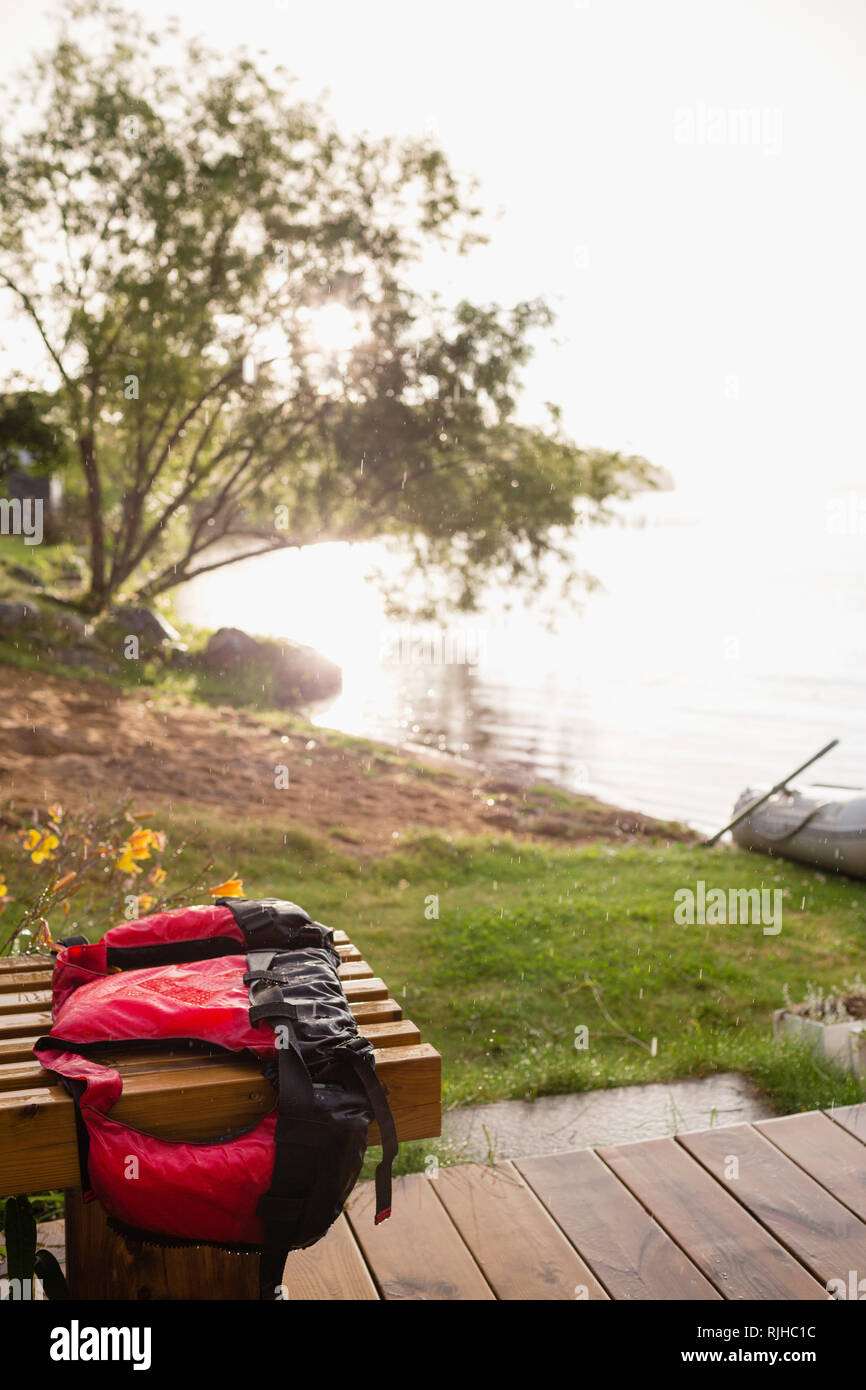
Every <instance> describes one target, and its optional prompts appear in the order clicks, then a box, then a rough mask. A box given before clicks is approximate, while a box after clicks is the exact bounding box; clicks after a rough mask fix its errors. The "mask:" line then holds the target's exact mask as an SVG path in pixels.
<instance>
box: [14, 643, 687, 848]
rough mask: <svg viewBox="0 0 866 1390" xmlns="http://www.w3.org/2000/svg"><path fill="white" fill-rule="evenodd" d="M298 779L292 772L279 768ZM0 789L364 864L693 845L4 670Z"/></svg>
mask: <svg viewBox="0 0 866 1390" xmlns="http://www.w3.org/2000/svg"><path fill="white" fill-rule="evenodd" d="M279 767H284V768H286V769H287V773H288V787H285V786H280V785H277V784H278V783H280V782H282V783H284V782H285V780H286V774H280V773H278V772H277V771H276V770H275V769H277V768H279ZM0 786H2V799H3V802H4V804H5V805H6V807H7V808H8V807H10V806H11V807H12V808H13V809H15V808H17V809H20V810H24V809H29V808H30V807H32V806H34V805H45V804H47V803H49V802H51V801H54V800H62V801H65V802H66V803H67V804H73V803H77V802H79V801H80V800H82V799H83V798H85V797H88V796H90V797H93V798H95V799H97V800H99V801H116V800H117V799H118V798H119V797H121V796H125V795H127V794H129V795H133V796H134V798H135V804H136V806H137V808H138V809H140V810H141V809H145V806H144V803H145V802H147V808H146V809H150V808H151V807H152V806H153V807H158V808H160V809H166V810H168V811H169V812H170V810H171V807H172V805H175V804H181V803H182V804H183V805H184V806H190V805H194V804H195V803H196V802H199V803H209V804H216V805H220V806H222V807H223V808H226V807H227V806H229V805H234V806H235V807H236V808H237V813H238V815H242V816H244V817H246V818H250V817H253V818H257V817H266V818H267V819H268V821H269V822H270V823H273V821H274V820H275V819H276V820H277V821H278V822H279V823H281V824H284V825H285V826H287V827H289V826H291V827H296V828H300V829H304V830H307V831H310V832H312V833H315V834H317V835H320V836H322V837H324V838H326V839H328V840H330V841H332V842H333V843H334V845H338V844H342V846H343V848H344V849H345V848H348V847H349V846H352V847H353V848H352V852H353V853H355V854H356V855H357V854H360V855H362V856H365V855H375V854H381V853H382V852H384V851H385V850H387V849H388V848H391V847H393V845H394V843H395V839H396V838H399V837H400V835H401V834H402V833H403V832H405V831H406V830H407V829H409V828H410V827H422V828H423V827H426V828H428V829H437V830H442V831H445V832H448V833H454V834H461V833H462V834H482V833H490V832H491V831H497V830H498V831H500V832H502V833H508V834H512V835H517V836H526V837H529V838H532V839H536V840H539V839H541V840H543V839H548V840H558V841H572V842H575V843H578V842H586V841H588V840H598V839H607V840H619V841H621V840H623V839H625V838H631V837H635V838H639V837H644V836H647V835H663V836H664V837H665V838H666V839H690V838H692V835H691V833H690V832H688V831H685V830H683V829H682V828H681V827H675V826H671V825H669V824H667V823H662V822H660V821H656V820H653V819H652V818H651V817H649V816H643V815H638V814H635V813H632V812H627V811H623V810H621V809H619V808H618V807H615V806H608V805H605V804H603V803H601V802H598V801H594V800H593V799H592V798H589V797H577V798H570V797H566V796H565V795H564V794H563V793H561V792H558V791H557V790H556V789H553V788H551V789H549V790H545V789H542V788H538V787H537V786H536V787H533V788H530V787H524V786H522V785H520V784H519V783H517V782H511V781H507V782H506V781H502V780H498V781H497V780H495V779H489V778H488V779H484V778H478V777H475V778H473V776H472V775H469V774H465V773H462V772H461V773H459V774H457V773H453V772H449V771H446V770H444V769H443V768H442V767H440V766H436V765H435V764H432V763H431V764H430V765H426V764H425V765H419V764H418V763H417V762H412V763H410V762H408V761H407V760H405V759H403V758H401V757H400V756H399V755H398V754H397V753H394V752H392V751H391V750H388V749H386V748H384V747H372V746H365V745H363V744H352V743H350V742H348V743H347V742H346V741H343V740H341V739H339V738H336V737H333V736H330V735H328V734H327V733H323V732H322V731H320V730H318V729H310V730H309V731H304V732H301V733H298V732H290V733H287V732H285V731H284V730H283V729H281V728H279V727H278V726H277V725H276V724H274V725H272V726H271V727H269V726H268V724H267V723H266V722H263V721H262V720H261V719H260V718H258V717H256V716H254V715H252V714H249V713H247V712H245V711H243V710H238V709H233V708H230V707H221V708H211V707H208V706H204V705H198V704H193V703H190V702H186V701H181V700H177V699H168V698H167V697H164V696H155V695H154V694H153V693H152V692H149V691H147V690H140V691H136V692H135V693H133V694H130V693H128V692H124V691H121V690H118V689H117V688H116V687H114V686H111V685H109V684H107V683H103V682H98V681H87V682H83V681H76V680H64V679H59V678H57V677H52V676H44V675H39V674H37V673H35V672H30V671H18V670H15V669H13V668H11V667H0Z"/></svg>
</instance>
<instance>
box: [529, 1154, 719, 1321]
mask: <svg viewBox="0 0 866 1390" xmlns="http://www.w3.org/2000/svg"><path fill="white" fill-rule="evenodd" d="M516 1167H517V1169H518V1171H519V1172H520V1173H521V1174H522V1175H523V1177H524V1178H525V1179H526V1181H527V1182H528V1183H529V1185H530V1187H531V1188H533V1190H534V1191H535V1193H536V1194H537V1196H538V1197H539V1198H540V1200H541V1202H542V1203H543V1204H544V1206H545V1207H546V1208H547V1210H548V1211H549V1212H550V1214H551V1216H553V1218H554V1220H555V1221H556V1222H557V1224H558V1225H559V1226H560V1227H561V1228H562V1230H563V1231H564V1232H565V1234H566V1235H567V1236H568V1239H569V1240H570V1241H571V1243H572V1245H573V1246H574V1247H575V1249H576V1250H577V1252H578V1254H579V1255H580V1256H581V1257H582V1258H583V1259H584V1260H585V1261H586V1263H587V1264H588V1265H589V1267H590V1269H591V1270H592V1271H593V1273H594V1274H595V1276H596V1278H597V1279H598V1280H599V1281H600V1282H601V1283H602V1284H603V1285H604V1287H605V1289H606V1290H607V1292H608V1294H609V1295H610V1296H611V1298H623V1299H624V1298H629V1299H631V1298H638V1299H707V1300H712V1299H719V1298H721V1295H720V1294H719V1293H718V1291H717V1290H716V1289H714V1288H713V1286H712V1284H711V1283H710V1281H709V1280H708V1279H705V1278H704V1276H703V1274H701V1272H700V1270H699V1269H697V1268H696V1267H695V1265H693V1264H692V1262H691V1260H689V1259H688V1258H687V1257H686V1256H685V1255H684V1254H683V1252H682V1250H680V1248H679V1246H678V1245H675V1244H674V1242H673V1241H672V1240H671V1238H670V1236H669V1235H668V1234H667V1232H665V1231H663V1230H662V1228H661V1226H660V1225H659V1224H658V1222H657V1221H655V1220H654V1219H653V1217H652V1216H651V1215H650V1214H649V1212H647V1211H645V1210H644V1208H643V1207H642V1206H641V1204H640V1203H639V1202H638V1201H637V1199H636V1198H635V1197H633V1196H632V1194H631V1193H630V1192H629V1190H628V1188H626V1187H624V1186H623V1184H622V1183H621V1182H620V1181H619V1179H618V1178H617V1177H615V1176H614V1174H613V1173H612V1172H611V1171H610V1169H609V1168H607V1167H605V1165H604V1164H603V1163H602V1161H601V1159H600V1158H598V1157H597V1156H596V1154H595V1153H593V1152H592V1150H590V1149H582V1150H580V1151H579V1152H577V1153H564V1154H546V1155H544V1156H543V1157H541V1158H524V1159H517V1160H516Z"/></svg>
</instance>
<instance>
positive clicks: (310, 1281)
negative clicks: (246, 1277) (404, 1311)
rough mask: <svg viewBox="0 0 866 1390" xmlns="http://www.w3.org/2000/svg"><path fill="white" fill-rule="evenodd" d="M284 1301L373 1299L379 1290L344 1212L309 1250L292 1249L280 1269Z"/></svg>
mask: <svg viewBox="0 0 866 1390" xmlns="http://www.w3.org/2000/svg"><path fill="white" fill-rule="evenodd" d="M283 1297H284V1299H285V1300H286V1301H289V1302H295V1301H300V1300H302V1299H303V1300H309V1299H317V1300H319V1299H321V1300H324V1301H325V1302H327V1303H345V1302H348V1301H352V1302H374V1301H378V1298H379V1293H378V1290H377V1288H376V1285H375V1284H374V1283H373V1280H372V1278H371V1276H370V1271H369V1270H368V1268H367V1266H366V1264H365V1263H364V1256H363V1255H362V1254H361V1249H360V1246H359V1245H358V1242H357V1241H356V1240H355V1237H354V1235H353V1233H352V1228H351V1226H350V1225H349V1222H348V1220H347V1218H346V1216H345V1213H344V1214H343V1215H342V1216H341V1217H339V1218H338V1219H337V1221H335V1222H334V1225H333V1226H332V1227H331V1229H330V1231H328V1234H327V1235H326V1236H324V1237H323V1238H322V1239H321V1240H320V1241H319V1242H318V1244H316V1245H312V1246H310V1248H309V1250H293V1251H292V1253H291V1254H290V1255H289V1258H288V1260H287V1261H286V1268H285V1270H284V1271H283Z"/></svg>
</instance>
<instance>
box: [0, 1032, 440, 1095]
mask: <svg viewBox="0 0 866 1390" xmlns="http://www.w3.org/2000/svg"><path fill="white" fill-rule="evenodd" d="M360 1031H361V1032H362V1033H363V1035H364V1037H365V1038H367V1039H369V1041H370V1042H371V1043H372V1044H373V1046H374V1047H377V1048H379V1047H408V1046H410V1045H411V1044H413V1043H419V1042H420V1041H421V1033H420V1030H419V1029H418V1028H417V1026H416V1025H415V1024H414V1023H412V1022H411V1021H410V1020H409V1019H394V1020H392V1021H385V1022H383V1023H366V1024H364V1025H363V1026H362V1028H361V1030H360ZM40 1036H41V1034H35V1033H34V1034H33V1035H32V1036H31V1037H27V1038H10V1039H9V1040H8V1041H6V1042H0V1091H20V1090H24V1089H29V1088H30V1087H31V1086H40V1085H43V1084H44V1085H51V1084H52V1082H51V1079H50V1077H48V1075H47V1073H46V1072H45V1071H44V1069H43V1068H42V1067H41V1066H40V1064H39V1063H38V1062H37V1061H35V1059H34V1057H33V1047H34V1044H35V1043H36V1041H37V1038H38V1037H40ZM212 1056H213V1054H212V1053H209V1052H208V1051H207V1049H206V1048H201V1049H200V1050H199V1051H196V1050H195V1049H194V1048H189V1047H187V1048H183V1049H182V1050H180V1051H177V1050H173V1049H172V1047H171V1044H170V1043H166V1044H165V1051H160V1052H158V1053H151V1054H148V1056H147V1057H145V1056H144V1055H143V1054H142V1053H141V1052H138V1053H136V1052H135V1051H134V1050H127V1051H126V1052H122V1051H120V1050H118V1051H116V1052H111V1053H109V1052H105V1053H101V1054H100V1061H102V1062H104V1063H105V1065H106V1066H113V1067H116V1068H117V1069H118V1070H119V1071H120V1073H121V1075H123V1076H126V1075H127V1074H128V1073H129V1074H131V1073H132V1072H133V1071H147V1070H149V1071H158V1070H159V1069H160V1067H161V1066H162V1065H163V1063H164V1062H165V1063H168V1062H169V1061H171V1062H174V1061H176V1059H178V1058H186V1059H187V1060H188V1061H192V1060H194V1059H195V1058H197V1057H201V1058H203V1059H209V1058H211V1057H212ZM223 1060H225V1059H224V1058H223ZM25 1067H26V1070H22V1068H25Z"/></svg>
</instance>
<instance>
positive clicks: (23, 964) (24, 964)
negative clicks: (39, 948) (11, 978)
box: [0, 952, 54, 975]
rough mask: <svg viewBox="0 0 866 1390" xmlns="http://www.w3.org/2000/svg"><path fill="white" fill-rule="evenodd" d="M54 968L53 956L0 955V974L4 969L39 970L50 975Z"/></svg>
mask: <svg viewBox="0 0 866 1390" xmlns="http://www.w3.org/2000/svg"><path fill="white" fill-rule="evenodd" d="M53 969H54V957H53V956H43V955H37V954H36V953H35V952H34V954H33V955H27V954H26V953H25V954H23V955H16V956H0V975H2V974H4V973H5V972H6V971H18V970H39V971H41V972H42V973H43V974H46V973H47V974H48V975H50V974H51V972H52V970H53Z"/></svg>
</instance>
